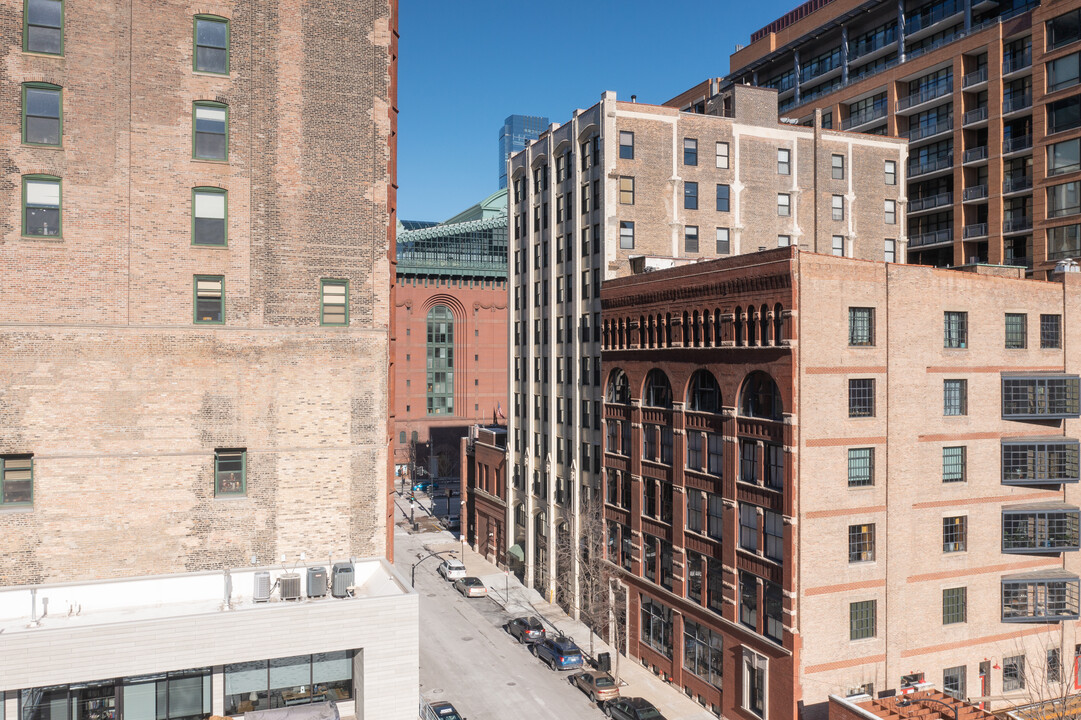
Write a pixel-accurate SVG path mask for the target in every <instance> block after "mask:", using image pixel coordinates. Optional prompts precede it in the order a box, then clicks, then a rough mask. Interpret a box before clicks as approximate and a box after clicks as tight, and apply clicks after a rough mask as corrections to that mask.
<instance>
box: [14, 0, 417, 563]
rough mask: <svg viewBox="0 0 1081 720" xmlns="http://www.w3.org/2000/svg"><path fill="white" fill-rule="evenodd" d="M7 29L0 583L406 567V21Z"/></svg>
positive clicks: (103, 17) (43, 1)
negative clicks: (323, 565)
mask: <svg viewBox="0 0 1081 720" xmlns="http://www.w3.org/2000/svg"><path fill="white" fill-rule="evenodd" d="M0 10H2V11H0V38H3V43H4V48H5V52H4V57H5V62H4V68H3V70H2V71H0V135H2V137H3V142H2V144H0V154H2V156H3V163H2V166H3V169H2V170H0V195H2V196H3V197H4V201H3V202H0V208H2V210H0V275H2V276H3V277H4V281H3V282H2V283H0V463H3V467H2V468H0V481H2V482H3V502H2V504H0V585H11V584H31V583H42V582H56V581H75V580H84V579H93V578H107V577H119V576H134V575H145V574H154V573H179V572H185V571H196V570H221V569H222V568H227V567H230V566H234V567H235V566H248V565H249V564H251V563H253V562H255V563H259V564H265V563H270V562H276V561H277V559H278V558H279V557H281V556H283V555H284V556H287V557H288V558H296V557H297V556H299V554H300V553H302V552H303V553H306V554H307V557H309V558H322V559H323V560H324V562H325V560H326V559H327V558H328V557H330V556H333V557H335V558H337V559H341V558H348V557H350V556H360V557H368V556H382V555H384V554H386V553H389V552H390V546H389V542H388V537H389V533H390V530H391V528H389V527H388V523H387V522H386V518H387V515H388V513H389V512H390V508H389V507H388V503H387V492H388V488H387V483H388V463H389V462H390V458H389V457H388V444H389V440H390V438H389V427H390V426H389V419H388V413H389V410H388V394H389V393H390V389H391V387H392V382H391V379H390V378H391V374H390V370H389V368H390V361H389V353H388V348H389V343H390V341H391V339H392V335H393V332H392V323H391V318H392V315H391V312H390V310H391V307H392V298H391V293H392V291H391V286H392V277H393V276H392V274H391V273H392V269H391V265H392V260H393V254H394V245H393V237H394V222H395V217H394V205H395V195H394V193H395V185H394V183H395V176H394V172H395V171H394V168H395V148H394V143H395V127H396V120H395V116H396V108H395V97H396V55H397V28H396V23H397V18H396V3H395V2H394V1H393V0H389V1H388V0H383V1H382V2H379V1H374V0H373V1H371V2H361V3H355V2H330V3H318V4H313V3H307V2H282V3H275V4H268V3H263V2H258V1H256V0H212V1H211V2H206V3H201V4H198V5H192V4H191V3H188V2H178V1H176V0H165V1H164V2H162V1H157V2H147V1H141V0H136V1H134V2H118V1H114V0H98V1H95V2H67V3H62V2H59V1H58V0H32V1H31V2H27V3H24V2H23V0H3V1H2V2H0ZM253 558H254V560H253Z"/></svg>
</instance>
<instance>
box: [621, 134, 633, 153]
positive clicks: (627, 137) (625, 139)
mask: <svg viewBox="0 0 1081 720" xmlns="http://www.w3.org/2000/svg"><path fill="white" fill-rule="evenodd" d="M619 158H620V159H621V160H634V133H632V132H628V131H626V130H620V131H619Z"/></svg>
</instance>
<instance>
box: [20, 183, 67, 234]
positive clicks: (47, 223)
mask: <svg viewBox="0 0 1081 720" xmlns="http://www.w3.org/2000/svg"><path fill="white" fill-rule="evenodd" d="M60 199H61V194H60V178H58V177H53V176H52V175H24V176H23V235H25V236H27V237H56V238H58V237H60V230H61V226H60V223H61V218H60Z"/></svg>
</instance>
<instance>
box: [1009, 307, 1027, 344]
mask: <svg viewBox="0 0 1081 720" xmlns="http://www.w3.org/2000/svg"><path fill="white" fill-rule="evenodd" d="M1027 336H1028V315H1025V314H1024V313H1006V349H1007V350H1021V349H1024V348H1025V347H1027V345H1028V343H1027V341H1026V340H1027Z"/></svg>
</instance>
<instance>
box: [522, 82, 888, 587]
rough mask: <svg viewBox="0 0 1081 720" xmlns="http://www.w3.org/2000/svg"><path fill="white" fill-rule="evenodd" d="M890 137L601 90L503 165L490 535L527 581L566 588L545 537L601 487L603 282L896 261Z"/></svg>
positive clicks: (772, 110) (765, 111) (725, 106)
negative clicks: (505, 352)
mask: <svg viewBox="0 0 1081 720" xmlns="http://www.w3.org/2000/svg"><path fill="white" fill-rule="evenodd" d="M906 144H907V143H906V142H905V141H903V140H898V139H896V138H884V137H883V138H878V137H871V136H867V135H859V134H856V133H844V132H839V131H833V130H823V129H821V128H807V127H799V126H795V125H786V124H780V123H779V122H778V119H777V108H776V102H775V95H774V93H773V92H771V91H764V90H762V89H760V88H752V87H744V86H734V87H731V88H728V89H727V90H726V91H724V92H722V93H720V94H714V95H713V96H712V97H711V98H710V101H709V104H708V107H707V108H706V114H693V113H685V112H679V110H677V109H675V108H671V107H663V106H656V105H645V104H639V103H635V102H627V101H619V100H617V99H616V96H615V94H614V93H605V94H604V95H603V97H602V99H601V101H600V102H599V103H598V104H596V105H594V106H593V107H591V108H589V109H587V110H580V111H577V112H575V114H574V116H573V117H572V118H571V119H570V120H569V121H568V122H566V123H564V124H562V125H560V126H558V127H553V128H551V129H550V130H549V131H548V132H546V133H544V134H543V135H542V136H541V137H540V138H539V139H538V140H536V141H535V142H533V143H531V144H530V145H529V147H528V148H526V149H525V150H524V151H522V152H520V153H518V154H516V155H514V156H513V157H512V158H511V160H510V163H509V168H508V172H509V178H510V193H511V197H510V198H509V222H510V224H511V226H512V228H513V230H512V236H511V238H510V241H509V250H510V261H511V262H510V264H511V283H510V293H511V296H512V299H511V309H510V314H511V322H510V328H509V331H510V368H509V369H510V372H511V373H512V374H511V377H510V381H509V386H510V390H509V402H510V404H511V411H510V412H508V413H507V414H508V416H509V432H508V440H507V443H508V467H509V471H508V476H509V479H510V483H509V486H510V489H509V491H510V502H509V503H508V505H507V513H508V517H507V522H506V527H507V528H508V531H507V533H506V535H507V542H508V543H510V544H511V545H510V547H509V549H508V556H509V557H510V558H511V562H512V563H514V562H518V563H520V566H519V567H518V568H517V569H518V570H520V571H521V572H522V573H523V577H524V579H525V581H526V582H527V584H529V585H532V586H534V587H536V588H537V589H538V590H540V591H541V592H542V593H545V594H546V595H550V596H551V595H558V594H559V593H558V592H557V591H558V590H563V591H566V593H565V594H569V595H570V596H573V594H574V586H575V581H574V580H573V579H572V580H567V578H574V577H576V573H575V569H574V568H560V567H557V564H556V555H557V554H556V544H557V543H556V542H555V541H556V540H557V539H558V538H559V537H561V536H566V535H567V534H570V537H576V536H578V535H579V532H580V529H581V528H580V525H579V522H580V512H579V508H580V507H581V501H582V499H583V496H584V495H586V494H589V493H593V492H596V490H597V489H598V488H599V487H600V483H599V479H600V478H599V476H600V472H601V461H602V455H601V447H602V437H601V414H602V410H601V401H602V391H601V383H602V372H601V356H600V339H601V337H600V319H601V316H600V288H601V284H602V282H604V281H606V280H608V279H610V278H613V277H617V276H621V275H628V274H630V273H631V271H632V266H644V267H650V268H654V267H663V266H670V265H673V264H688V263H693V262H697V261H699V260H703V259H706V258H711V257H724V256H728V255H737V254H742V253H746V252H754V251H757V250H759V249H760V248H763V247H770V248H773V247H777V246H787V245H795V246H801V247H805V248H807V249H810V250H814V251H817V252H822V253H827V254H836V255H844V256H848V257H860V258H867V259H875V260H887V261H890V262H894V261H897V260H902V261H903V259H904V256H905V235H904V228H905V226H904V216H903V214H902V211H901V207H902V205H901V203H900V199H901V196H902V195H903V188H904V158H905V149H906ZM670 327H671V325H670V319H662V321H661V322H660V324H659V325H656V326H653V327H651V329H650V332H654V333H661V334H663V333H665V332H668V331H669V330H670ZM627 331H628V332H629V331H630V330H629V329H628V330H627ZM571 562H573V560H571ZM557 576H558V577H560V578H563V580H561V581H560V582H558V583H557Z"/></svg>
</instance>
